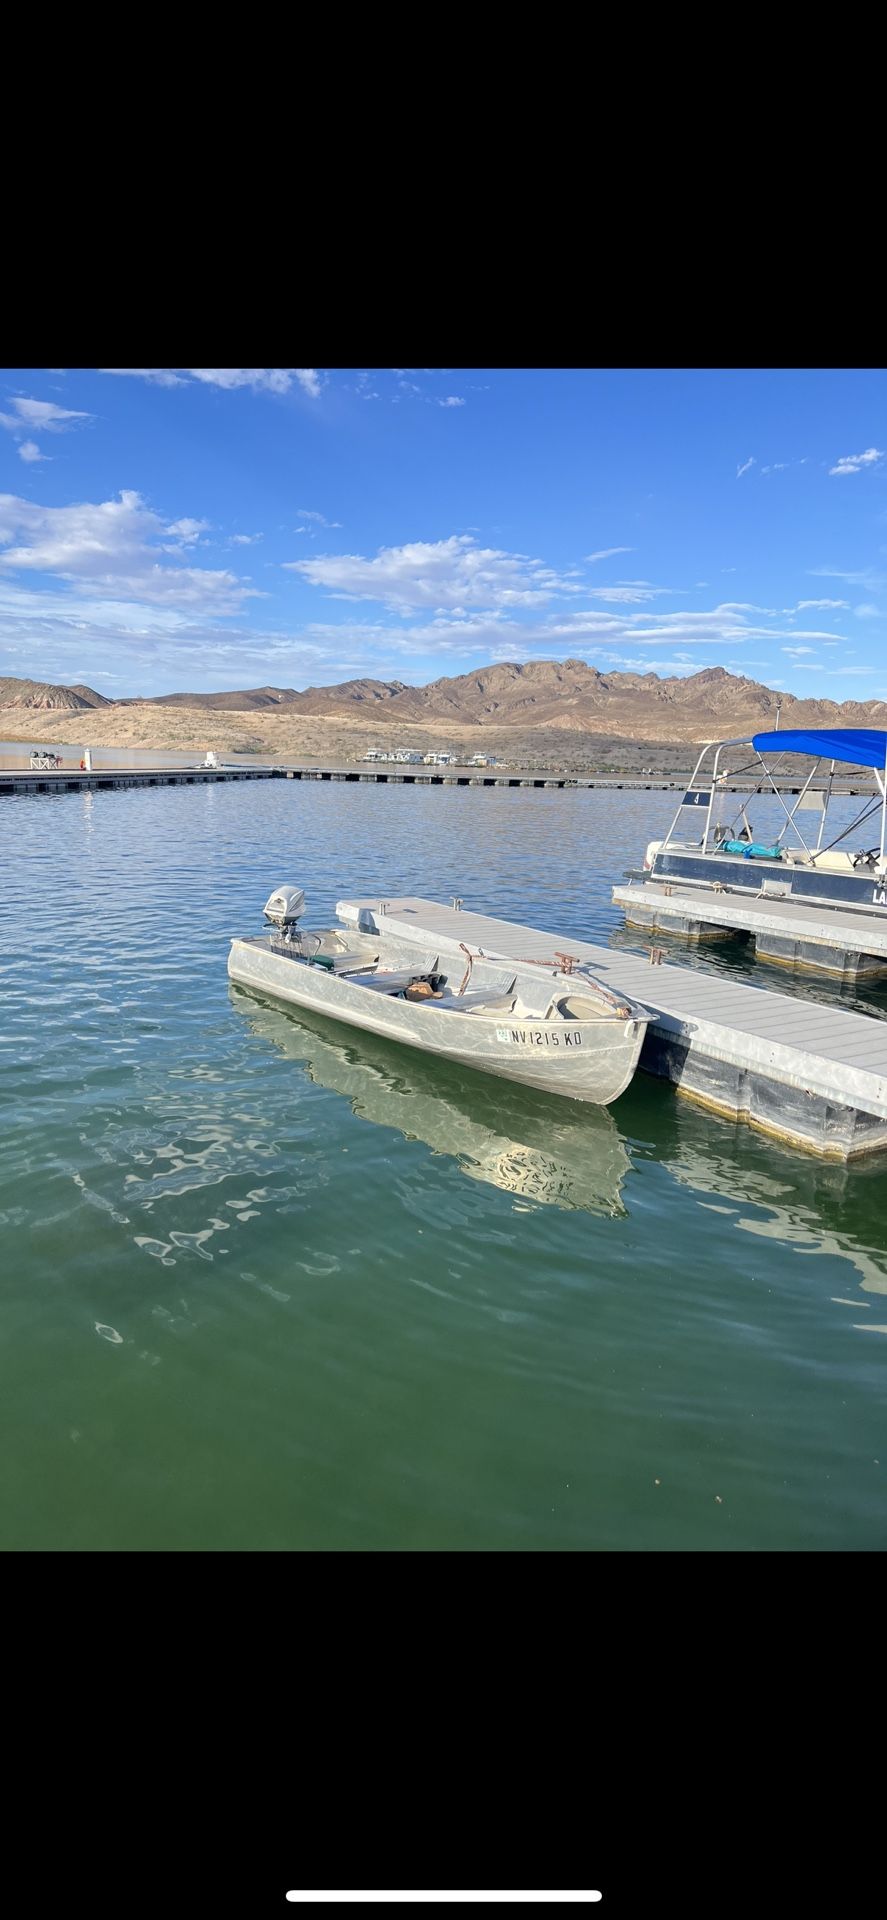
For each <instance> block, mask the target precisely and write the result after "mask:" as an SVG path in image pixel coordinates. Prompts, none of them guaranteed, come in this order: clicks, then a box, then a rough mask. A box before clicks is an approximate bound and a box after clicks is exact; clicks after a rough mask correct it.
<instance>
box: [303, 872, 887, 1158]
mask: <svg viewBox="0 0 887 1920" xmlns="http://www.w3.org/2000/svg"><path fill="white" fill-rule="evenodd" d="M361 908H368V909H369V910H370V912H371V913H372V914H373V915H374V916H375V915H379V914H384V916H385V918H386V920H388V922H389V924H390V926H391V928H392V931H396V932H397V933H398V934H400V935H403V936H405V937H408V938H413V939H415V940H416V941H417V942H419V943H421V945H422V946H423V947H424V948H425V949H426V950H427V948H428V946H429V944H430V943H433V945H434V946H435V948H436V950H437V951H438V953H440V954H441V956H443V955H444V954H447V955H452V956H453V958H454V959H456V958H459V957H460V949H461V948H462V947H463V946H467V947H469V948H470V950H471V951H472V952H474V953H477V952H478V951H479V950H482V951H483V953H484V954H485V955H488V956H490V957H491V958H493V957H495V958H502V959H508V960H514V961H517V960H529V961H543V962H544V961H551V964H552V965H554V964H555V955H556V954H559V955H563V954H565V953H566V954H571V955H573V956H574V957H575V958H576V959H577V960H581V961H583V962H585V963H586V964H587V965H588V966H590V967H591V969H592V970H593V972H594V973H596V974H597V975H598V976H599V978H600V979H601V980H603V981H604V982H605V983H606V984H607V985H608V986H611V987H612V988H613V989H614V990H615V991H616V992H622V993H625V994H627V995H629V996H630V997H631V998H632V999H634V1000H638V1001H640V1002H641V1003H642V1005H644V1006H646V1007H648V1008H649V1009H650V1012H651V1013H652V1015H653V1018H652V1021H651V1024H650V1026H649V1027H648V1029H647V1038H646V1040H645V1042H644V1048H643V1052H642V1054H641V1066H642V1067H643V1068H645V1069H646V1071H647V1072H649V1073H653V1074H658V1075H659V1076H661V1077H663V1078H665V1079H667V1080H671V1081H672V1082H673V1083H674V1084H675V1086H676V1087H677V1088H678V1091H679V1092H680V1093H683V1094H688V1095H689V1096H690V1097H691V1098H693V1099H695V1100H698V1101H701V1102H702V1103H703V1104H704V1105H706V1106H709V1107H711V1108H713V1109H714V1110H715V1111H716V1112H718V1113H722V1114H725V1115H727V1116H729V1117H731V1118H741V1119H744V1120H747V1121H749V1122H750V1124H751V1125H752V1126H755V1127H759V1128H761V1129H762V1130H763V1131H765V1132H767V1133H771V1134H774V1135H776V1136H778V1137H779V1138H780V1139H782V1140H785V1141H787V1142H788V1143H790V1144H791V1145H792V1146H796V1147H803V1148H806V1149H807V1150H808V1151H810V1152H813V1153H818V1154H823V1155H825V1156H827V1157H829V1158H832V1159H837V1160H848V1159H851V1158H853V1157H855V1156H856V1155H858V1154H861V1153H868V1152H871V1151H873V1150H874V1149H876V1148H883V1147H887V1021H880V1020H873V1019H870V1018H869V1017H868V1016H867V1015H865V1014H858V1013H845V1012H844V1011H843V1010H842V1009H838V1008H831V1007H825V1006H819V1005H817V1004H816V1003H815V1002H812V1001H809V1000H798V999H795V998H792V997H791V996H790V995H788V994H781V993H771V992H769V991H768V990H767V989H765V988H763V987H758V986H746V985H744V984H741V983H735V982H733V981H731V980H725V979H721V978H719V977H718V976H716V975H714V974H709V973H703V972H701V971H700V970H698V969H695V968H691V967H679V966H674V965H672V964H669V963H665V964H663V965H659V966H655V967H654V966H652V965H651V964H650V961H649V960H648V959H644V958H643V957H641V956H639V955H637V954H631V953H626V952H624V951H621V950H619V951H617V950H615V949H614V948H612V947H602V946H598V945H595V944H594V943H592V942H591V941H588V940H577V939H575V938H574V937H573V935H572V934H564V933H547V932H543V931H542V930H540V929H539V928H538V927H524V926H518V925H513V924H512V923H511V922H510V921H507V920H496V919H493V918H491V917H490V916H489V915H487V914H482V913H471V912H466V911H465V910H464V908H463V907H461V905H458V904H456V903H454V904H453V905H452V906H450V907H445V906H441V905H440V904H438V903H437V902H435V901H433V900H422V899H418V898H415V897H404V898H397V899H391V900H383V899H379V898H378V897H375V898H372V899H370V898H367V899H355V900H343V901H340V903H339V906H338V908H337V911H338V912H339V914H340V915H341V916H342V917H343V918H344V919H349V918H350V919H352V920H353V919H355V918H356V915H357V913H358V911H359V910H360V909H361Z"/></svg>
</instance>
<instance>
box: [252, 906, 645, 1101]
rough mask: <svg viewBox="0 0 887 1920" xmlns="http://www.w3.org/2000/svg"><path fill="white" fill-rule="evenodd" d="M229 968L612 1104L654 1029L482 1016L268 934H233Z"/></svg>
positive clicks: (332, 1014) (353, 1017)
mask: <svg viewBox="0 0 887 1920" xmlns="http://www.w3.org/2000/svg"><path fill="white" fill-rule="evenodd" d="M228 973H229V975H230V977H231V979H232V980H235V981H236V982H237V983H238V984H239V985H240V986H243V987H249V988H251V989H252V990H253V991H254V992H257V993H261V994H267V995H269V996H270V997H271V998H272V999H276V1000H281V1001H283V1002H284V1003H286V1004H288V1005H290V1006H295V1007H306V1008H310V1009H312V1010H313V1011H314V1012H316V1013H323V1014H326V1015H327V1016H328V1017H329V1018H331V1019H333V1020H340V1021H342V1022H343V1023H344V1024H345V1025H346V1026H353V1027H359V1028H361V1029H362V1030H363V1031H364V1032H366V1033H375V1034H379V1035H380V1036H382V1037H383V1038H385V1039H388V1040H396V1041H399V1042H400V1043H401V1045H403V1046H407V1047H415V1048H416V1049H418V1050H419V1051H420V1052H421V1053H424V1054H427V1055H434V1056H436V1057H437V1058H439V1059H442V1060H450V1061H452V1062H454V1063H455V1064H457V1065H459V1066H463V1067H471V1068H474V1069H475V1070H476V1071H477V1072H479V1073H492V1074H495V1075H497V1076H498V1077H499V1078H500V1079H503V1080H513V1081H517V1082H519V1083H520V1084H522V1085H524V1086H529V1087H535V1088H536V1089H538V1091H540V1092H544V1093H555V1094H560V1095H562V1096H563V1097H564V1098H566V1099H568V1100H584V1101H588V1102H590V1103H592V1104H593V1105H595V1106H609V1104H610V1103H611V1101H613V1100H617V1099H618V1098H619V1095H620V1094H621V1093H624V1091H625V1089H626V1087H627V1086H628V1085H629V1083H630V1081H631V1080H632V1078H633V1076H634V1073H635V1069H636V1067H637V1065H638V1060H639V1057H640V1051H641V1047H642V1045H643V1041H644V1035H645V1033H646V1021H645V1020H643V1019H635V1018H634V1017H632V1018H629V1019H622V1018H619V1017H616V1016H609V1017H602V1018H599V1019H593V1020H582V1019H579V1020H570V1021H557V1022H555V1021H544V1020H538V1019H537V1020H531V1019H527V1018H521V1017H518V1016H516V1015H515V1014H514V1013H508V1014H504V1013H503V1014H501V1015H493V1016H490V1017H489V1018H484V1019H481V1018H478V1016H477V1015H476V1014H470V1013H459V1012H453V1011H449V1010H445V1009H444V1008H442V1007H436V1006H434V1005H433V1004H430V1003H428V1002H426V1003H424V1004H420V1005H416V1004H413V1003H411V1002H409V1001H406V1000H403V999H400V998H389V997H388V996H387V995H385V994H380V993H372V994H370V993H368V992H367V990H366V988H364V987H361V986H358V985H356V984H352V983H351V982H350V981H349V980H348V979H347V978H344V979H343V978H342V977H337V976H335V975H331V974H329V973H327V972H326V971H325V970H324V969H323V968H321V967H313V966H306V965H304V964H300V963H299V962H298V961H296V960H293V959H291V958H290V957H289V956H288V955H286V954H283V953H281V952H280V951H279V950H275V949H273V948H272V947H271V946H270V945H269V943H268V941H267V940H266V939H263V938H256V939H239V940H233V941H232V943H231V951H230V954H229V956H228Z"/></svg>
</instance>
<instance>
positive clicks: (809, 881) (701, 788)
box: [630, 727, 887, 912]
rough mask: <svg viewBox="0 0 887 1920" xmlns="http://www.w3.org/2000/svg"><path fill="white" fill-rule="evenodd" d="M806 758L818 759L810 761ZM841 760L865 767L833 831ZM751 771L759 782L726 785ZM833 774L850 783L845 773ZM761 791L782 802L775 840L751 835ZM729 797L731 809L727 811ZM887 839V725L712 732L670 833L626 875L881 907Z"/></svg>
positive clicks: (886, 905)
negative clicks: (853, 807) (716, 735)
mask: <svg viewBox="0 0 887 1920" xmlns="http://www.w3.org/2000/svg"><path fill="white" fill-rule="evenodd" d="M743 749H749V750H750V755H748V756H744V755H743V752H742V750H743ZM728 754H729V767H728V765H727V758H726V757H727V755H728ZM737 755H738V763H737ZM786 761H788V762H789V763H790V764H789V765H788V766H787V765H786ZM804 761H808V762H810V763H812V764H810V765H809V768H807V767H805V766H804V765H803V762H804ZM792 762H793V764H794V767H795V769H796V770H795V772H794V774H793V773H792V771H791V763H792ZM799 764H800V772H799V771H797V769H798V766H799ZM838 767H841V768H842V769H853V768H855V769H861V770H862V772H861V773H860V774H859V776H858V778H857V779H856V780H852V777H851V784H853V785H854V786H856V787H857V789H858V791H857V796H856V797H857V798H861V800H862V804H861V806H860V807H859V809H858V811H857V812H856V814H855V815H854V818H853V819H852V820H851V822H850V825H849V826H846V825H841V826H840V828H838V827H837V826H836V827H835V828H834V831H833V832H832V833H830V832H829V827H828V816H829V808H830V805H831V803H832V801H833V800H835V799H837V798H838V794H837V792H836V789H835V780H836V775H837V769H838ZM746 776H750V777H751V779H752V780H753V781H754V788H753V792H752V793H750V794H745V793H743V794H742V795H739V796H737V795H736V794H730V795H728V794H727V792H726V791H725V787H726V782H727V780H729V779H734V780H735V779H737V778H739V777H746ZM837 777H838V778H839V779H841V780H843V782H844V785H845V786H846V775H841V776H837ZM760 796H764V797H766V799H767V800H768V801H770V802H774V801H775V802H776V806H777V813H778V821H777V825H778V831H777V834H776V837H775V839H773V838H771V839H770V840H769V841H768V840H757V839H756V838H755V834H754V830H753V827H752V824H751V821H750V819H749V811H750V809H751V808H752V807H753V804H754V801H755V799H756V797H760ZM730 806H732V808H733V818H732V819H725V818H724V815H725V814H726V813H727V812H728V811H729V808H730ZM771 814H772V808H771ZM799 815H800V816H803V819H804V822H805V823H806V831H805V830H804V829H803V828H802V825H801V822H800V820H799ZM832 819H833V820H834V813H833V814H832ZM866 826H868V831H867V832H864V831H863V829H864V828H865V827H866ZM700 830H701V832H700ZM691 836H692V837H691ZM697 836H698V837H697ZM885 839H887V732H883V733H882V732H878V731H870V730H868V729H866V728H861V727H849V728H845V729H843V730H840V731H837V732H832V731H829V730H827V729H824V728H810V729H801V728H799V729H792V728H786V729H784V730H782V731H780V730H779V729H778V728H777V729H776V730H775V731H774V732H772V733H755V734H752V735H750V736H748V737H745V738H743V739H738V740H709V741H706V743H705V745H704V747H703V749H702V752H701V753H700V755H699V759H698V760H697V762H696V766H695V768H694V770H693V776H692V779H691V781H690V785H689V787H688V788H687V791H686V793H685V794H684V795H683V798H682V800H681V802H680V805H679V807H678V810H677V812H676V814H675V817H674V819H673V821H672V823H671V826H670V827H669V829H668V832H667V834H666V836H665V839H664V840H651V841H650V843H649V845H648V847H647V850H646V854H645V856H644V868H643V873H640V872H637V871H635V872H633V873H632V874H631V875H630V877H631V878H632V879H635V878H637V879H655V880H674V881H680V882H681V884H682V885H686V884H691V885H697V886H706V887H711V886H716V887H718V886H719V887H724V888H729V890H730V892H731V893H734V892H739V893H743V892H745V893H752V894H767V895H782V896H784V897H787V896H789V895H790V896H791V897H792V898H793V899H796V900H810V901H815V902H816V903H817V905H820V906H829V905H831V906H834V907H846V906H855V907H860V908H866V909H868V910H869V911H871V912H878V911H880V912H885V911H887V853H885Z"/></svg>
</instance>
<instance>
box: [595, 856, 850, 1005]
mask: <svg viewBox="0 0 887 1920" xmlns="http://www.w3.org/2000/svg"><path fill="white" fill-rule="evenodd" d="M767 884H770V883H767ZM785 891H787V889H786V890H785ZM613 900H614V902H615V904H616V906H618V907H621V908H622V910H623V913H624V914H625V918H626V920H627V921H628V922H629V923H630V925H632V926H635V927H646V928H648V929H650V930H651V931H655V932H661V933H674V934H682V935H683V937H684V939H686V940H693V941H698V940H723V939H729V938H730V937H731V936H732V937H737V938H739V939H744V940H747V941H753V942H754V950H755V953H756V954H757V956H758V958H759V959H761V960H772V961H776V962H777V963H778V964H779V965H781V966H787V967H805V968H807V967H809V968H813V969H815V970H816V971H817V972H819V973H827V974H829V975H830V976H831V978H832V979H838V980H843V981H846V982H847V983H848V984H852V982H854V981H856V980H862V979H878V978H879V977H883V976H884V975H885V974H887V913H885V911H884V908H883V907H880V906H871V907H868V908H866V907H832V906H823V907H817V906H816V904H815V902H812V901H810V900H789V899H787V898H786V897H785V893H784V892H783V893H780V892H777V889H776V887H774V891H773V895H772V896H771V897H769V898H768V897H767V895H766V894H761V895H757V894H753V895H751V896H749V895H748V894H739V893H731V892H729V891H728V890H727V889H726V888H724V889H723V890H720V891H719V890H716V889H715V888H714V887H705V886H689V885H681V883H680V881H676V880H644V881H641V882H640V883H636V884H633V883H631V882H629V883H628V884H627V885H624V886H617V887H614V888H613Z"/></svg>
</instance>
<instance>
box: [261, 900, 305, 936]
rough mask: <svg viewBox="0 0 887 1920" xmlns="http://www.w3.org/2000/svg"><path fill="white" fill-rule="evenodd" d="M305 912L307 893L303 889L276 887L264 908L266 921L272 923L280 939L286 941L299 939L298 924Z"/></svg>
mask: <svg viewBox="0 0 887 1920" xmlns="http://www.w3.org/2000/svg"><path fill="white" fill-rule="evenodd" d="M304 911H305V892H304V888H302V887H275V889H274V892H273V893H272V894H270V895H269V897H268V899H267V900H266V901H265V905H264V908H263V912H264V915H265V919H266V920H269V921H270V922H271V925H272V927H274V928H275V929H276V931H277V933H278V934H279V936H280V938H281V939H283V940H286V941H291V940H293V939H295V938H297V935H296V922H297V921H298V920H300V919H301V917H302V914H303V913H304Z"/></svg>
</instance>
